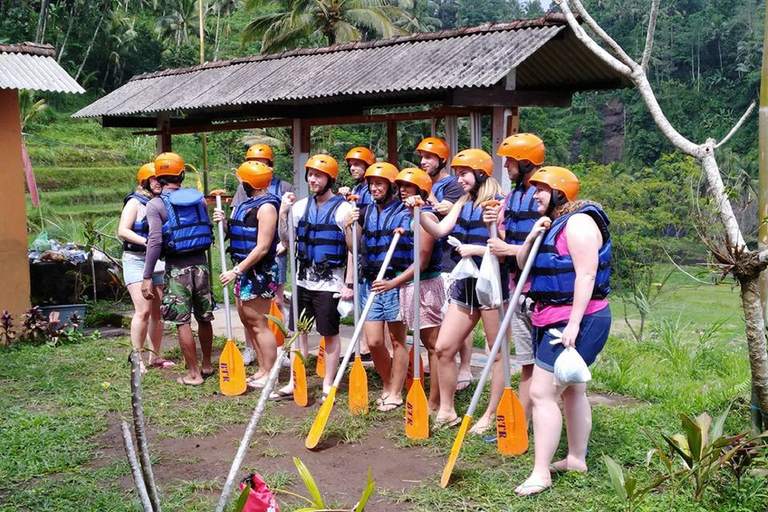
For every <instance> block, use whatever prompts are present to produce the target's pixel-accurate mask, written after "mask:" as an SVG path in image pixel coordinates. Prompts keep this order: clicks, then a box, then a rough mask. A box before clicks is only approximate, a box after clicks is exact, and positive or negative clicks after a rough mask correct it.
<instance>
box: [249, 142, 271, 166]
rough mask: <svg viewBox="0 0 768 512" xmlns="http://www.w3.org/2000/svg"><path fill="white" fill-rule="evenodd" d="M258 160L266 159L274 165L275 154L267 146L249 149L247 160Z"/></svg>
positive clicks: (254, 146) (256, 146)
mask: <svg viewBox="0 0 768 512" xmlns="http://www.w3.org/2000/svg"><path fill="white" fill-rule="evenodd" d="M257 158H266V159H267V160H269V161H270V162H272V163H274V162H275V153H274V152H273V151H272V148H271V147H269V146H267V145H266V144H254V145H253V146H251V147H249V148H248V151H247V152H246V153H245V159H246V161H247V160H255V159H257Z"/></svg>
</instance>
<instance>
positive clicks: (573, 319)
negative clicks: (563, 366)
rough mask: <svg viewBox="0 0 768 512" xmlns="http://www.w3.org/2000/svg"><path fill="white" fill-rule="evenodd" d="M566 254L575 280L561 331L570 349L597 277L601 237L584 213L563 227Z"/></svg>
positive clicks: (595, 225) (601, 243) (564, 343)
mask: <svg viewBox="0 0 768 512" xmlns="http://www.w3.org/2000/svg"><path fill="white" fill-rule="evenodd" d="M565 236H566V239H567V242H568V252H569V253H570V254H571V258H572V259H573V268H574V269H575V271H576V280H575V281H574V285H573V307H572V308H571V315H570V317H569V318H568V325H566V326H565V329H563V346H564V347H566V348H568V347H573V346H575V345H576V338H577V337H578V335H579V327H580V325H581V320H582V318H583V317H584V311H586V309H587V306H588V305H589V301H590V299H591V298H592V292H593V291H594V289H595V279H596V277H597V267H598V252H599V251H600V247H601V246H602V245H603V240H602V235H601V234H600V230H599V229H598V227H597V224H595V221H594V220H593V219H592V218H591V217H590V216H589V215H586V214H576V215H573V216H572V217H571V218H570V219H568V223H567V224H566V226H565Z"/></svg>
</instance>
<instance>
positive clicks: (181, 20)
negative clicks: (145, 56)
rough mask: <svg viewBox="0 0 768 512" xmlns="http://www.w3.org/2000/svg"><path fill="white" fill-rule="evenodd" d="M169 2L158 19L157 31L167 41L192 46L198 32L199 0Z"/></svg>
mask: <svg viewBox="0 0 768 512" xmlns="http://www.w3.org/2000/svg"><path fill="white" fill-rule="evenodd" d="M169 4H170V5H168V4H165V5H164V6H163V9H168V10H166V11H165V12H166V14H165V15H164V16H162V17H161V18H159V19H158V20H157V24H156V25H155V32H157V34H158V35H159V36H160V38H161V39H163V40H164V41H166V42H170V43H173V44H175V45H177V46H180V45H184V46H190V45H191V44H192V42H193V41H192V40H193V38H194V37H195V35H196V34H197V32H198V23H199V21H198V8H197V0H174V1H173V2H169ZM190 34H191V35H192V37H190Z"/></svg>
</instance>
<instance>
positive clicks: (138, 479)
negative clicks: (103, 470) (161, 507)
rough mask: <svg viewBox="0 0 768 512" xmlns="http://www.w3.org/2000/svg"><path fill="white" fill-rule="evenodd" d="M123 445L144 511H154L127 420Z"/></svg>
mask: <svg viewBox="0 0 768 512" xmlns="http://www.w3.org/2000/svg"><path fill="white" fill-rule="evenodd" d="M121 426H122V429H123V446H124V447H125V455H126V457H128V463H129V464H130V465H131V473H132V474H133V483H134V484H135V485H136V490H137V491H138V493H139V498H140V499H141V506H142V507H143V508H144V512H152V503H151V502H150V501H149V494H147V486H146V485H145V484H144V477H143V476H141V468H139V461H138V460H136V451H135V450H134V449H133V438H132V437H131V427H129V426H128V423H127V422H126V421H123V422H122V424H121Z"/></svg>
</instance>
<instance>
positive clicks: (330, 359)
mask: <svg viewBox="0 0 768 512" xmlns="http://www.w3.org/2000/svg"><path fill="white" fill-rule="evenodd" d="M339 357H341V339H340V338H339V335H338V334H334V335H333V336H326V337H325V377H323V393H327V392H328V391H330V390H331V386H333V379H334V378H336V371H337V370H338V369H339Z"/></svg>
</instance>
